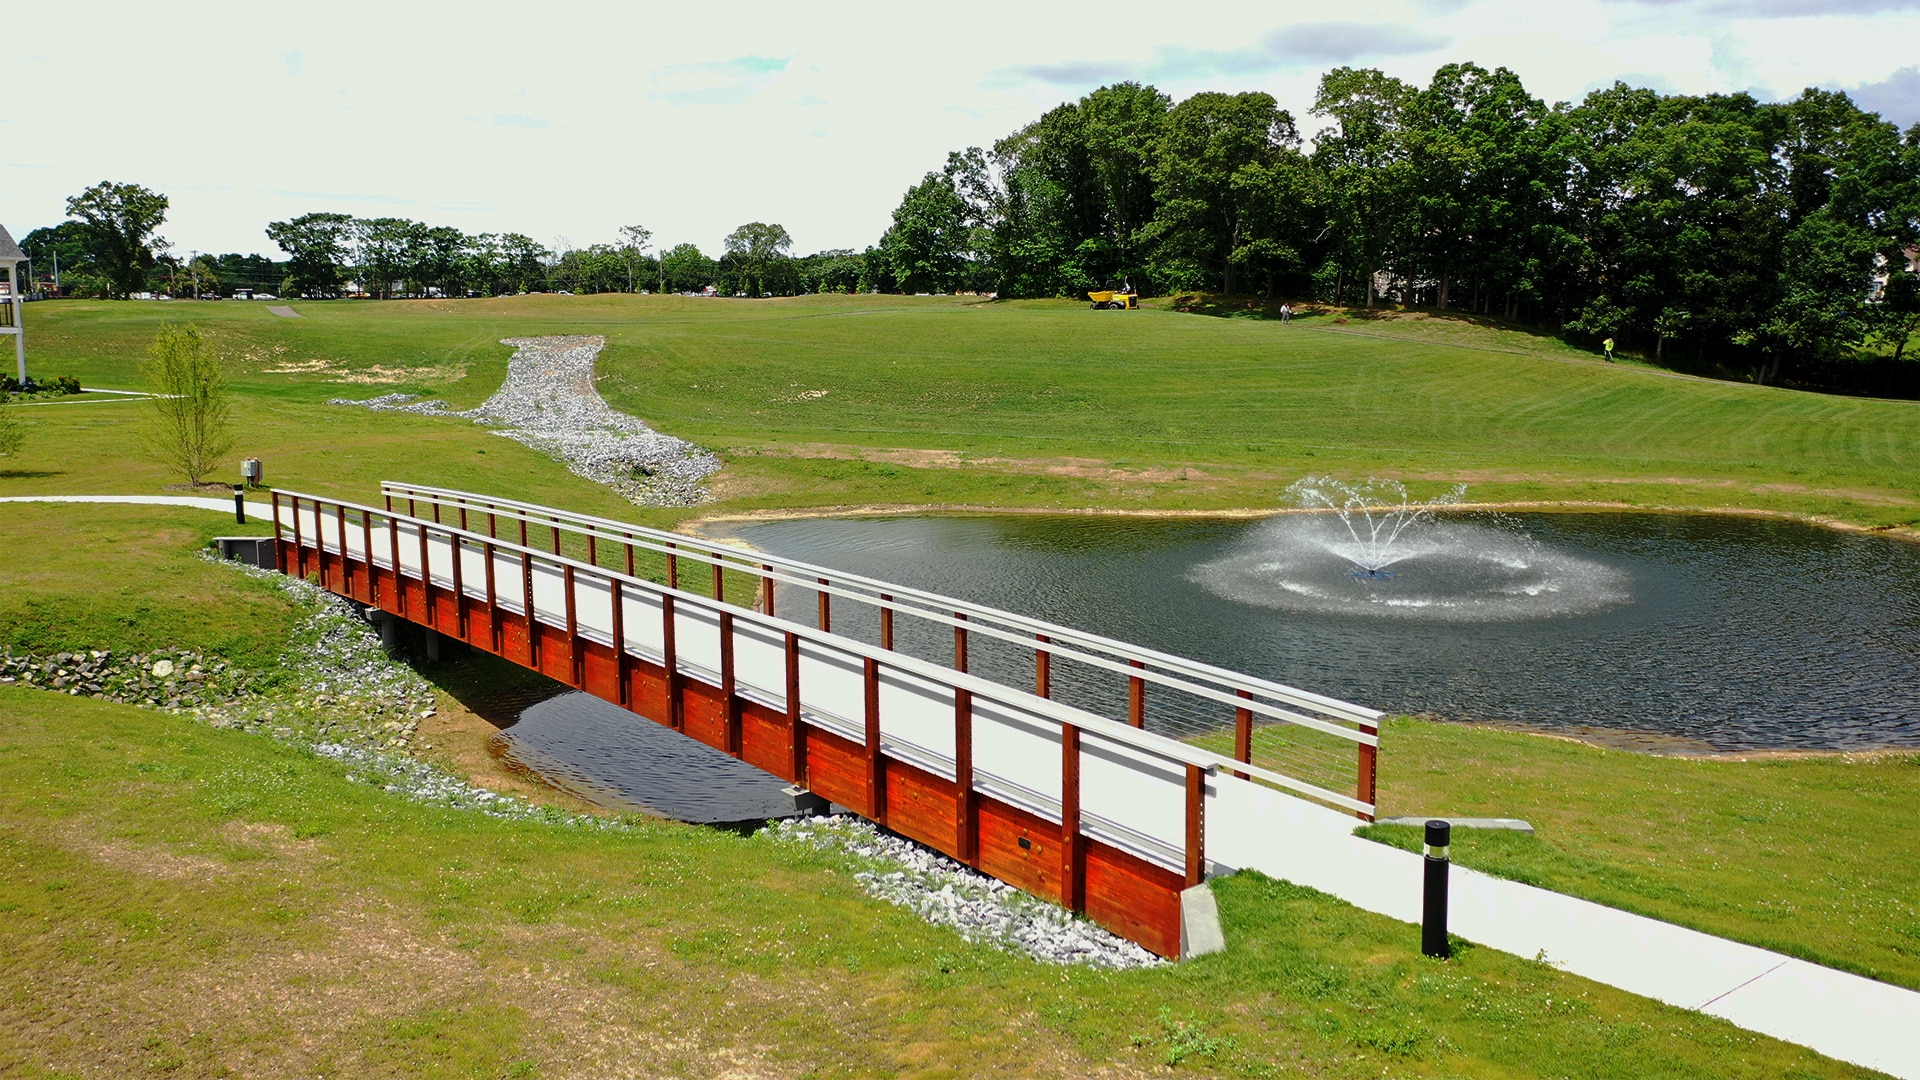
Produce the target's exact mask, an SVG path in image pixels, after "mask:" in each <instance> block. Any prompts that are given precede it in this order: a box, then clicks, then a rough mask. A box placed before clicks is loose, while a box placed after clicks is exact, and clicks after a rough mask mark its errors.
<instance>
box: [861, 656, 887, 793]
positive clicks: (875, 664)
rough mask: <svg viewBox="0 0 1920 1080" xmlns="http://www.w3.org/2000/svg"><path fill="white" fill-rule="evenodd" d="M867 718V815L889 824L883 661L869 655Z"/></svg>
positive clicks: (867, 661) (867, 659)
mask: <svg viewBox="0 0 1920 1080" xmlns="http://www.w3.org/2000/svg"><path fill="white" fill-rule="evenodd" d="M865 669H866V671H865V674H866V691H867V693H866V719H867V807H868V809H869V810H870V811H871V812H870V813H869V814H868V815H867V816H868V817H869V818H871V819H873V821H874V823H875V824H878V825H880V826H882V827H885V826H886V824H887V763H886V759H885V758H883V757H882V756H881V753H880V661H878V660H876V659H874V658H873V657H871V656H869V657H867V658H866V664H865Z"/></svg>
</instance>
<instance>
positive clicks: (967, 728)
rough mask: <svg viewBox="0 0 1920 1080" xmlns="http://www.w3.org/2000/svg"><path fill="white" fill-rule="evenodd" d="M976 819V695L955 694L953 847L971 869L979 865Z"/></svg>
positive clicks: (960, 689)
mask: <svg viewBox="0 0 1920 1080" xmlns="http://www.w3.org/2000/svg"><path fill="white" fill-rule="evenodd" d="M974 831H975V830H974V818H973V691H971V690H968V689H966V688H964V687H955V688H954V691H953V846H954V854H955V855H956V856H957V857H958V858H959V860H960V861H961V862H963V863H965V864H966V865H968V866H973V865H975V864H976V863H977V861H978V858H979V856H978V853H977V852H976V851H975V840H974Z"/></svg>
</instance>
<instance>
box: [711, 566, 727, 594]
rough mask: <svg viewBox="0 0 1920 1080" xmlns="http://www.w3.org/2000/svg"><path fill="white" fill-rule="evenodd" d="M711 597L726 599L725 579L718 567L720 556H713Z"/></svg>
mask: <svg viewBox="0 0 1920 1080" xmlns="http://www.w3.org/2000/svg"><path fill="white" fill-rule="evenodd" d="M713 598H714V599H715V600H719V601H722V602H724V601H725V600H726V599H727V580H726V578H725V577H724V576H723V572H722V570H721V567H720V556H718V555H715V556H714V557H713Z"/></svg>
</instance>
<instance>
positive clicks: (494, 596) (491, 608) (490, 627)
mask: <svg viewBox="0 0 1920 1080" xmlns="http://www.w3.org/2000/svg"><path fill="white" fill-rule="evenodd" d="M480 550H481V551H482V552H484V553H485V554H486V556H487V651H488V652H490V653H493V654H495V655H496V656H497V655H499V654H500V653H503V652H505V651H506V649H505V648H504V647H503V645H502V643H501V641H500V592H499V590H498V588H497V587H496V586H495V582H494V571H493V544H492V543H488V544H486V545H484V546H482V548H481V549H480Z"/></svg>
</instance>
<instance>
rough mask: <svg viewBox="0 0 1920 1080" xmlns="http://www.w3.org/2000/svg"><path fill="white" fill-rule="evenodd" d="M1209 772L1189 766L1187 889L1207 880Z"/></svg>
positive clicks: (1198, 767)
mask: <svg viewBox="0 0 1920 1080" xmlns="http://www.w3.org/2000/svg"><path fill="white" fill-rule="evenodd" d="M1206 808H1207V771H1206V770H1205V769H1203V768H1201V767H1200V766H1198V765H1193V764H1189V765H1188V766H1187V887H1188V888H1192V887H1193V886H1195V885H1198V884H1200V883H1201V882H1202V881H1205V880H1206V879H1207V826H1206V817H1205V815H1206Z"/></svg>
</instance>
